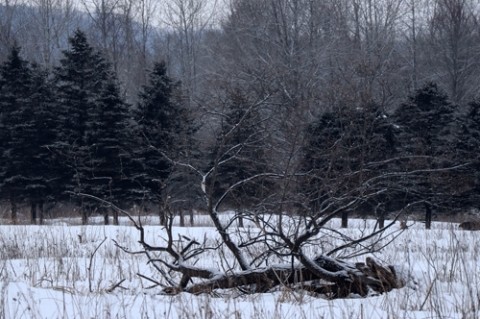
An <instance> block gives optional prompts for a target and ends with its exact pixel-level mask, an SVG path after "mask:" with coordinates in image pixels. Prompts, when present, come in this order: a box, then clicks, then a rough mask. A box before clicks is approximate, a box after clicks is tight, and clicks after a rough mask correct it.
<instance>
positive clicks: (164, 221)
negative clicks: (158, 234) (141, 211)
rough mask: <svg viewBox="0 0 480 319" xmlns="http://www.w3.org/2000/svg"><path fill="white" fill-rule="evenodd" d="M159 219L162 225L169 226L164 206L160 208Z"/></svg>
mask: <svg viewBox="0 0 480 319" xmlns="http://www.w3.org/2000/svg"><path fill="white" fill-rule="evenodd" d="M158 217H159V218H160V225H162V226H167V216H165V210H164V209H162V206H160V207H159V210H158Z"/></svg>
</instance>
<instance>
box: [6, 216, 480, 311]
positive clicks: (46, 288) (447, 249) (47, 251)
mask: <svg viewBox="0 0 480 319" xmlns="http://www.w3.org/2000/svg"><path fill="white" fill-rule="evenodd" d="M122 221H123V220H122ZM145 221H146V222H148V220H145ZM197 222H198V223H197V224H199V225H200V226H198V227H184V228H180V227H176V228H175V232H177V233H179V234H184V235H186V236H189V237H194V238H198V239H201V240H203V239H204V238H207V239H208V240H216V236H215V235H214V230H213V228H211V227H209V225H208V221H207V220H206V219H204V220H200V219H199V220H197ZM75 223H76V222H75V221H73V222H72V221H71V220H64V221H58V220H57V221H55V222H53V223H52V224H51V225H47V226H29V225H17V226H9V225H4V226H0V293H1V298H0V318H6V319H8V318H39V319H40V318H49V319H51V318H89V319H90V318H187V319H188V318H192V319H193V318H268V319H275V318H288V319H291V318H295V319H300V318H315V319H321V318H336V319H338V318H345V319H356V318H358V319H363V318H366V319H375V318H381V319H386V318H392V319H395V318H407V319H410V318H411V319H414V318H424V319H430V318H448V319H450V318H452V319H453V318H472V319H473V318H479V317H480V309H479V308H480V288H479V287H480V263H479V256H480V240H479V239H480V237H479V236H480V232H469V231H462V230H459V229H457V227H456V225H453V224H449V223H434V224H433V229H432V230H430V231H425V230H424V229H423V224H421V223H418V224H414V225H412V226H411V227H410V228H409V229H407V230H406V231H405V232H403V233H402V234H401V235H400V236H399V237H398V238H397V239H396V241H394V242H393V243H392V244H391V245H390V246H388V247H387V248H385V249H384V250H383V251H382V252H381V253H376V254H375V255H374V256H375V257H376V258H377V259H378V260H380V261H382V262H385V263H388V264H393V265H399V266H401V267H403V272H404V273H405V274H411V276H413V278H414V279H413V280H411V281H410V283H409V285H408V286H407V287H405V288H402V289H399V290H394V291H392V292H390V293H388V294H385V295H380V296H375V297H370V298H366V299H345V300H333V301H329V300H323V299H319V298H317V297H313V296H311V295H308V294H306V293H305V292H301V293H300V292H295V291H290V290H286V289H284V290H280V291H277V292H273V293H268V294H258V295H249V296H242V295H235V294H234V293H233V292H232V291H230V293H226V294H224V295H223V294H217V295H215V296H211V295H199V296H195V295H191V294H187V293H183V294H180V295H177V296H166V295H162V294H161V289H160V288H159V287H154V288H150V286H152V282H150V281H148V280H145V279H142V278H141V277H140V276H138V275H137V274H141V275H143V276H146V277H150V278H158V274H157V273H156V272H155V270H154V269H152V268H151V266H150V265H147V263H146V259H145V257H144V256H143V255H131V254H126V253H124V252H123V251H121V250H120V249H118V248H117V247H116V246H115V244H114V241H113V240H115V241H116V242H118V243H119V244H121V245H124V246H126V247H129V248H130V249H132V250H136V249H139V247H138V245H137V244H136V241H137V239H138V234H137V232H136V230H135V229H134V228H133V227H131V226H129V225H128V222H126V221H123V223H124V225H122V226H101V225H93V226H78V225H74V224H75ZM333 223H334V225H331V226H332V227H334V226H337V225H335V223H336V224H338V225H339V224H340V222H339V221H338V220H335V221H333ZM349 226H350V228H349V229H347V230H342V232H344V233H345V234H347V235H348V234H352V236H354V235H355V233H358V231H359V230H361V231H362V232H363V231H365V230H368V228H369V227H373V223H371V224H370V223H366V222H365V221H363V220H351V221H350V225H349ZM365 227H366V228H367V229H365ZM394 227H396V228H397V229H398V227H397V226H394ZM146 230H147V236H148V237H149V238H150V240H157V241H158V240H160V238H161V236H162V232H163V230H162V228H161V227H159V226H146ZM364 257H365V256H363V257H362V260H363V259H364ZM209 262H210V263H214V262H215V258H214V256H212V258H211V259H210V258H209V259H208V260H202V261H200V262H199V265H204V266H208V263H209ZM214 266H215V267H217V266H218V265H214ZM119 283H121V284H119Z"/></svg>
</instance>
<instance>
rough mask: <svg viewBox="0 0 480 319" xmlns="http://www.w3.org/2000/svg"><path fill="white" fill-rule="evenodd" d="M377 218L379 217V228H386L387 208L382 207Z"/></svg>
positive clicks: (378, 210)
mask: <svg viewBox="0 0 480 319" xmlns="http://www.w3.org/2000/svg"><path fill="white" fill-rule="evenodd" d="M377 216H378V228H379V229H383V228H384V227H385V207H384V205H380V207H378V209H377Z"/></svg>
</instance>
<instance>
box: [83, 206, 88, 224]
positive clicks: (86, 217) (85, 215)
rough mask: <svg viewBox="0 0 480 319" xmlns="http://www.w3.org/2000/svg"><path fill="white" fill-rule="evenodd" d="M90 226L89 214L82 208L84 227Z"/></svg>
mask: <svg viewBox="0 0 480 319" xmlns="http://www.w3.org/2000/svg"><path fill="white" fill-rule="evenodd" d="M87 224H88V212H87V210H86V209H85V208H82V225H87Z"/></svg>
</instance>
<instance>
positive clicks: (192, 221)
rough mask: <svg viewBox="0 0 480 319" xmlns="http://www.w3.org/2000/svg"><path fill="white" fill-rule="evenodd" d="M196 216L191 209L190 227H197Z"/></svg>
mask: <svg viewBox="0 0 480 319" xmlns="http://www.w3.org/2000/svg"><path fill="white" fill-rule="evenodd" d="M194 217H195V216H193V209H192V208H190V226H194V225H195V218H194Z"/></svg>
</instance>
